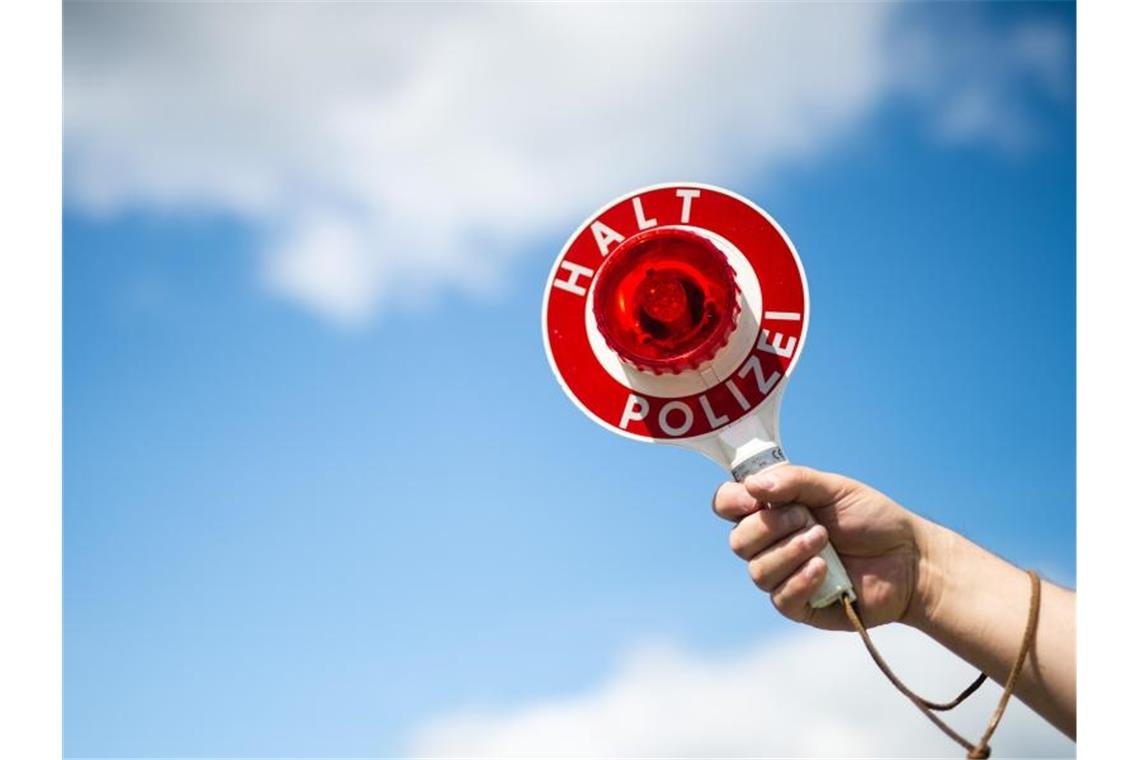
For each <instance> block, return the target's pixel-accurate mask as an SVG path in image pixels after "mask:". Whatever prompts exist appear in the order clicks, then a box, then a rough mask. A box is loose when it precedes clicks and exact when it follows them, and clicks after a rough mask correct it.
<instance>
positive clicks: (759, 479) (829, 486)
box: [744, 464, 852, 507]
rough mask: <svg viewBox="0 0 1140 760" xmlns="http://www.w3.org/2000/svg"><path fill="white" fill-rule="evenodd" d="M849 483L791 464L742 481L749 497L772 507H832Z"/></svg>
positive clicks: (826, 473)
mask: <svg viewBox="0 0 1140 760" xmlns="http://www.w3.org/2000/svg"><path fill="white" fill-rule="evenodd" d="M851 483H852V482H851V481H850V480H848V479H847V478H845V477H843V476H842V475H835V474H834V473H830V472H820V471H819V470H813V469H811V468H810V467H800V466H798V465H794V464H786V465H781V466H779V467H773V468H772V469H770V470H766V471H764V472H758V473H756V474H755V475H749V476H748V477H747V478H745V479H744V487H745V488H746V489H747V490H748V493H749V494H751V495H752V496H753V498H755V499H757V500H759V501H767V502H769V503H772V504H790V503H792V502H795V503H797V504H803V505H804V506H805V507H825V506H827V505H829V504H834V503H835V502H837V501H839V500H840V499H841V498H843V496H844V495H845V494H846V493H847V492H848V491H849V490H850V488H851Z"/></svg>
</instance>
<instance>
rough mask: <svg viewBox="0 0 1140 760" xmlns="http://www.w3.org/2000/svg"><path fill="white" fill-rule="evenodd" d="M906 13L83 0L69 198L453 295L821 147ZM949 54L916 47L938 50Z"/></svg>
mask: <svg viewBox="0 0 1140 760" xmlns="http://www.w3.org/2000/svg"><path fill="white" fill-rule="evenodd" d="M897 15H898V14H897V13H896V8H895V6H892V5H890V4H886V3H862V4H855V3H851V4H800V5H794V4H721V5H698V4H672V5H660V6H653V7H649V6H644V5H615V6H601V5H594V4H590V5H586V4H581V5H541V6H527V5H498V4H495V5H490V4H489V5H481V6H456V5H446V6H442V5H436V4H422V5H419V6H413V5H388V4H341V3H338V4H319V3H289V4H280V3H243V4H214V3H202V4H197V3H176V4H171V3H163V4H157V3H155V4H140V5H131V4H122V3H109V4H95V3H69V4H67V6H66V9H65V140H66V156H67V161H66V178H65V186H66V191H67V199H68V202H69V204H72V205H73V206H74V207H76V208H79V209H81V210H83V211H85V212H88V213H117V212H120V211H123V210H129V209H140V208H141V209H144V210H154V209H159V210H169V211H174V212H187V211H207V212H220V213H224V214H230V215H234V216H236V217H238V218H240V219H242V220H244V221H247V222H249V223H251V224H253V225H255V226H257V227H258V228H260V229H262V230H263V232H264V241H265V250H264V255H263V257H262V258H261V262H262V271H263V275H264V278H263V280H264V282H265V284H266V285H267V286H268V287H270V288H271V289H272V290H274V291H275V292H277V293H279V294H282V295H284V296H286V297H289V298H292V299H295V300H297V301H299V302H300V303H302V304H304V305H306V306H308V307H310V308H312V309H315V310H317V311H318V312H320V313H322V314H324V315H326V316H330V317H332V318H334V319H336V320H338V321H341V322H344V323H361V322H364V321H366V320H367V319H368V318H369V317H370V316H371V315H372V314H374V313H375V311H376V310H377V309H378V308H379V307H381V306H384V305H389V304H399V303H401V302H405V303H416V302H419V301H422V300H423V299H424V298H425V297H430V296H431V295H433V294H434V293H436V292H438V291H439V290H440V289H459V290H462V291H467V292H478V291H485V290H487V289H490V288H494V287H495V286H496V285H497V284H498V283H499V281H500V280H501V278H502V275H503V272H504V269H505V267H506V264H507V262H508V261H509V260H510V257H511V256H512V255H514V254H515V253H517V252H518V251H519V250H520V249H521V248H522V247H524V246H525V245H526V244H527V243H528V242H529V241H533V240H535V239H538V238H539V237H540V236H544V235H553V236H555V237H557V236H558V235H559V234H560V233H564V232H566V231H568V230H569V229H570V228H572V227H573V226H574V225H575V224H576V223H577V221H578V220H579V218H580V217H581V216H583V215H584V214H586V213H588V212H589V211H591V210H592V209H593V208H595V207H596V206H597V205H598V203H600V202H601V201H604V200H605V199H607V198H610V197H612V196H614V195H617V194H619V193H621V192H624V191H626V190H628V189H629V188H631V187H633V186H637V185H639V184H644V183H650V182H658V181H667V180H671V179H679V178H687V179H699V180H703V181H714V182H722V183H727V184H734V183H737V182H739V181H741V180H742V179H744V178H746V177H747V178H752V177H756V176H760V175H763V174H765V173H767V172H770V171H771V170H773V169H775V168H777V167H778V166H781V165H784V164H787V163H790V162H795V161H802V160H804V159H806V158H809V157H813V156H817V155H820V154H822V153H823V152H825V151H826V150H827V149H828V148H829V147H831V146H833V145H835V144H836V143H837V142H839V141H841V140H842V139H843V138H844V136H845V135H849V134H850V133H851V132H852V131H853V130H854V129H855V128H857V127H858V126H859V125H860V124H861V123H865V121H866V119H867V117H868V115H870V114H871V113H873V112H874V111H875V109H876V107H877V106H878V105H880V104H881V103H882V102H883V101H884V100H885V99H886V98H887V97H888V96H889V95H890V94H891V93H892V92H895V91H897V90H899V88H900V87H901V86H902V85H901V82H902V80H901V79H900V76H899V74H900V71H901V69H900V66H899V61H898V60H896V59H895V58H892V56H894V55H896V53H895V52H893V51H895V50H896V48H895V47H894V46H892V45H890V44H888V42H889V41H890V39H891V38H892V35H895V32H894V31H892V30H893V29H894V27H895V21H896V20H897V19H896V17H897ZM1019 39H1020V40H1021V41H1020V43H1019V45H1018V46H1017V50H1020V51H1022V54H1020V55H1017V54H1014V53H1011V54H1010V59H1011V60H1013V61H1015V62H1029V63H1024V65H1025V66H1030V67H1031V68H1033V70H1034V71H1036V70H1038V69H1039V68H1042V67H1048V66H1054V65H1055V63H1054V61H1055V58H1056V56H1055V55H1054V53H1055V51H1054V49H1053V43H1052V42H1051V40H1050V39H1049V38H1048V34H1045V35H1040V34H1039V35H1038V36H1037V37H1033V36H1032V35H1030V36H1028V37H1025V38H1019ZM1001 42H1002V43H1003V44H1004V42H1005V41H1004V40H1001ZM943 47H946V45H940V44H939V43H937V40H935V44H933V46H932V43H931V41H930V40H929V39H927V40H922V39H920V40H918V41H917V43H916V44H915V45H914V46H912V48H911V52H914V51H916V50H917V51H920V52H922V51H925V52H924V53H923V54H922V55H917V56H916V58H915V60H919V59H921V60H922V61H925V62H929V61H931V60H934V61H940V60H942V57H943V56H942V55H941V53H939V52H938V50H939V49H941V48H943ZM931 51H934V52H933V53H932V52H931ZM1034 61H1036V62H1038V63H1037V64H1036V65H1034V64H1033V63H1032V62H1034ZM908 65H909V64H908ZM1018 65H1021V64H1020V63H1019V64H1018ZM1010 66H1012V64H1010ZM911 68H913V69H914V70H915V71H917V70H923V71H927V70H929V71H935V72H937V77H935V76H934V75H931V76H932V77H934V78H933V79H931V81H935V80H937V82H943V81H952V82H956V81H958V80H957V79H954V78H953V77H951V78H950V79H949V80H946V79H945V76H944V74H943V73H942V72H943V71H944V69H943V68H938V67H934V66H929V65H928V66H926V67H925V68H923V67H920V66H914V67H911ZM1007 68H1008V67H1007ZM1014 68H1016V67H1014ZM951 70H953V67H951ZM983 74H984V75H983V76H972V77H970V78H969V79H968V80H966V81H965V82H963V83H962V87H950V88H949V89H946V88H945V87H943V85H941V84H940V85H938V88H942V89H938V88H936V90H937V91H938V92H943V91H945V93H946V96H945V99H950V98H952V97H957V98H958V100H960V101H961V102H960V104H959V105H957V106H955V107H954V108H953V111H954V113H956V114H957V115H956V116H947V120H946V126H945V129H946V130H947V131H948V132H949V133H950V134H953V135H960V136H962V137H963V139H973V138H975V137H977V136H978V135H979V134H983V135H984V133H986V131H987V130H990V131H993V130H994V129H999V128H1001V125H1003V124H1005V123H1006V122H1007V121H1008V118H1006V117H1003V116H1002V115H1001V113H1003V112H1002V110H1001V108H1000V106H1001V104H1002V103H1004V102H1005V101H1004V99H1003V98H1002V97H1000V95H1001V90H1002V88H1005V87H1006V86H1007V85H1008V84H1009V83H1008V82H1007V81H1006V80H1005V79H1000V80H993V81H995V82H996V83H997V84H996V85H995V86H994V87H991V86H990V85H989V84H987V83H988V82H990V81H991V79H992V76H991V74H992V72H989V71H986V72H983ZM1011 76H1014V75H1013V74H1011ZM912 84H913V82H912ZM968 87H973V88H975V89H976V92H973V91H971V90H969V89H968ZM995 87H997V89H996V90H995ZM917 89H918V90H921V86H919V87H918V88H917ZM941 99H942V97H941V96H939V98H935V99H932V100H931V102H932V103H935V101H940V100H941ZM931 107H937V105H934V106H931ZM995 109H996V111H995ZM995 113H996V114H997V116H995ZM995 125H997V126H996V127H995ZM999 131H1000V130H999Z"/></svg>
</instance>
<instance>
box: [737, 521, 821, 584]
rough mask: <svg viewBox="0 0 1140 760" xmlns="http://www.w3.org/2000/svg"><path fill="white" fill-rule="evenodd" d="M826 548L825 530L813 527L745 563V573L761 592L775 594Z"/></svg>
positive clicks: (782, 541) (795, 534) (785, 539)
mask: <svg viewBox="0 0 1140 760" xmlns="http://www.w3.org/2000/svg"><path fill="white" fill-rule="evenodd" d="M826 545H827V530H826V529H825V528H824V527H823V526H822V525H814V526H812V527H810V528H808V529H807V530H801V531H800V532H798V533H794V534H792V535H790V536H787V537H785V538H784V539H783V540H781V541H780V542H779V543H777V544H776V545H775V546H773V547H771V548H770V549H768V550H767V551H763V552H760V553H759V554H757V555H756V556H755V557H753V558H752V559H751V560H750V561H749V562H748V574H749V575H750V576H752V582H753V583H755V584H756V585H757V586H758V587H759V588H760V589H762V590H764V591H775V589H777V588H779V587H780V585H781V584H782V583H784V582H785V581H787V580H788V578H790V577H791V575H792V573H794V572H796V570H798V569H799V568H800V567H802V566H803V565H804V563H805V562H807V561H809V560H810V559H812V558H813V557H814V556H815V555H816V554H819V553H820V552H821V551H823V547H824V546H826Z"/></svg>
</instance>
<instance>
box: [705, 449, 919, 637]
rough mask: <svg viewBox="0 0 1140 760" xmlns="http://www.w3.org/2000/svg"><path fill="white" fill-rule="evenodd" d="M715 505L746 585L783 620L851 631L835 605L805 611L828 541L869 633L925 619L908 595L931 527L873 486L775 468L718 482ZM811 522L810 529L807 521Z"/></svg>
mask: <svg viewBox="0 0 1140 760" xmlns="http://www.w3.org/2000/svg"><path fill="white" fill-rule="evenodd" d="M767 505H771V508H767ZM713 507H714V509H715V510H716V513H717V514H718V515H720V516H721V517H723V518H724V519H726V520H729V521H732V522H734V523H736V527H734V528H733V529H732V533H731V534H730V536H729V545H730V546H731V547H732V551H733V552H734V553H735V554H736V555H737V556H739V557H740V558H741V559H743V560H744V561H746V562H747V563H748V572H749V575H750V576H751V577H752V581H753V582H754V583H755V584H756V585H757V586H758V587H759V588H760V589H761V590H763V591H766V592H768V593H769V594H770V595H771V599H772V604H773V605H775V607H776V609H777V610H779V611H780V613H781V614H783V615H784V616H786V617H788V618H790V619H792V620H795V621H797V622H802V623H807V624H809V625H812V626H815V627H817V628H826V629H830V630H850V624H849V623H848V620H847V617H846V615H845V614H844V612H843V610H842V609H841V608H840V606H839V605H836V604H833V605H830V606H828V607H825V608H823V609H813V608H812V607H811V606H810V605H809V604H808V601H809V599H810V598H811V595H812V592H814V591H815V589H816V588H817V587H818V586H819V585H820V584H821V583H822V582H823V579H824V576H825V575H826V572H827V566H826V564H825V563H824V561H823V559H821V558H820V557H818V556H816V555H818V554H819V552H820V551H821V550H822V549H823V547H824V546H825V545H826V543H827V541H828V539H829V538H830V540H831V544H832V546H834V547H835V550H836V551H837V552H838V553H839V556H840V559H842V560H843V565H844V567H846V568H847V574H848V576H850V578H851V583H852V584H853V585H854V587H855V594H856V596H857V597H858V600H859V608H860V612H861V614H862V616H863V621H864V624H865V625H867V627H871V626H875V625H881V624H883V623H891V622H896V621H900V622H906V623H910V624H914V623H915V622H916V618H917V617H918V616H920V615H921V614H923V612H922V609H923V605H922V604H921V602H920V599H919V598H918V597H919V596H920V594H918V593H916V590H917V589H918V588H919V586H920V585H921V584H920V579H919V575H920V572H921V565H922V562H921V560H922V554H923V551H922V548H921V547H922V545H923V543H924V542H923V539H924V536H925V532H926V531H927V529H928V528H927V526H928V525H929V524H928V523H926V521H924V520H922V518H920V517H918V516H917V515H915V514H913V513H911V512H908V511H907V510H906V509H904V508H903V507H901V506H899V505H898V504H897V503H895V502H894V501H892V500H891V499H890V498H888V497H887V496H885V495H884V494H882V493H880V492H878V491H876V490H875V489H873V488H871V487H869V486H866V485H864V484H862V483H860V482H858V481H856V480H852V479H850V478H846V477H843V476H841V475H835V474H832V473H825V472H819V471H816V470H812V469H810V468H807V467H798V466H795V465H782V466H780V467H775V468H772V469H770V470H766V471H764V472H761V473H757V474H756V475H752V476H749V477H748V478H746V479H745V481H744V483H743V484H741V483H725V484H723V485H722V486H721V487H720V488H719V489H718V490H717V492H716V496H715V497H714V499H713ZM809 515H810V517H809ZM812 517H814V521H815V522H816V523H818V524H817V525H814V526H812V525H811V518H812Z"/></svg>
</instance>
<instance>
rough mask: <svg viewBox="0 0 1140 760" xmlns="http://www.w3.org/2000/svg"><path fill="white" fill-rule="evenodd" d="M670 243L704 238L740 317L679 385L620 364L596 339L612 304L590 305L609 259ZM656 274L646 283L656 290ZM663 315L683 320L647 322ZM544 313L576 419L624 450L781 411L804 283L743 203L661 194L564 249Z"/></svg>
mask: <svg viewBox="0 0 1140 760" xmlns="http://www.w3.org/2000/svg"><path fill="white" fill-rule="evenodd" d="M651 230H657V231H658V232H654V233H650V232H649V231H651ZM669 234H673V235H675V236H677V237H686V238H693V236H694V235H695V236H699V237H700V238H701V240H702V241H707V243H708V245H710V246H713V247H715V249H716V250H719V251H720V252H721V253H722V254H723V256H724V259H726V260H727V262H728V264H729V265H730V266H731V269H732V272H733V273H734V275H735V281H736V284H737V286H738V287H737V289H736V297H737V298H738V303H739V306H740V312H741V313H740V316H739V319H738V320H737V321H736V322H734V323H733V334H732V336H731V338H730V341H729V343H728V344H727V345H725V346H724V347H723V348H722V349H720V350H719V353H718V354H717V355H716V356H715V358H713V359H711V360H709V361H707V362H706V363H705V364H704V365H702V366H699V367H696V368H692V369H686V370H685V371H681V372H678V373H677V374H662V373H661V372H659V371H654V372H650V371H647V368H646V367H645V366H639V365H637V364H636V363H630V362H629V361H628V360H624V361H623V359H622V357H621V356H619V355H618V354H617V353H615V351H614V350H613V348H612V347H611V345H609V344H607V341H606V339H604V338H603V337H602V335H601V333H600V331H599V329H598V322H597V317H596V314H599V313H601V314H603V318H604V315H605V314H606V313H607V311H606V310H607V309H610V308H611V304H608V303H607V304H600V303H595V298H596V296H597V294H598V293H597V291H598V289H597V288H595V280H596V277H595V275H596V274H597V273H598V270H599V269H600V268H601V267H602V264H603V262H605V261H606V257H607V256H609V255H610V254H611V253H613V252H614V251H618V255H622V254H623V252H624V251H625V249H626V248H628V247H629V246H630V244H636V243H637V242H638V239H639V238H645V237H649V236H658V237H659V236H662V235H664V236H668V235H669ZM623 243H624V244H625V247H622V246H623ZM611 269H612V267H611ZM659 272H660V267H658V272H657V273H651V274H652V276H655V277H658V279H661V277H662V275H660V274H659ZM663 282H664V286H668V287H669V288H672V290H670V291H669V293H670V294H673V293H676V294H680V295H678V297H680V296H681V295H684V289H683V288H682V287H681V286H679V285H676V284H675V283H674V282H673V281H672V280H667V281H665V280H663ZM684 284H685V283H682V285H684ZM664 286H663V287H664ZM686 287H690V286H688V285H686ZM691 289H692V288H691V287H690V290H691ZM608 293H609V289H606V290H605V291H604V295H605V297H609V298H613V297H615V296H610V295H608ZM698 295H699V294H698ZM661 304H664V305H665V306H664V307H663V306H661ZM622 305H623V306H624V305H625V304H622ZM665 307H669V308H670V309H671V311H669V315H670V316H672V315H673V314H674V313H680V312H679V311H678V309H679V307H675V306H674V305H673V301H672V300H660V299H659V300H658V301H656V302H653V303H651V304H650V307H649V311H650V312H652V314H653V315H655V316H658V317H660V316H661V314H662V311H661V310H662V308H665ZM734 307H735V304H734ZM707 308H711V306H709V307H707ZM542 311H543V313H542V331H543V340H544V342H545V344H546V354H547V357H548V358H549V360H550V365H551V367H552V368H553V369H554V373H555V375H556V376H557V377H558V380H559V382H560V383H561V384H562V387H563V388H564V389H565V390H566V393H567V394H568V395H569V396H570V398H571V399H572V400H573V401H574V402H575V403H576V404H577V405H578V406H579V407H580V408H581V409H582V411H584V412H585V413H586V414H587V415H589V416H590V417H591V418H593V419H594V420H595V421H596V422H598V423H599V424H601V425H603V426H605V427H607V428H609V429H611V430H613V431H614V432H616V433H620V434H621V435H625V436H628V437H630V438H637V439H640V440H650V441H660V440H667V441H682V440H692V439H696V438H701V437H706V436H710V435H714V434H715V433H716V432H717V431H719V430H722V429H723V428H725V427H727V426H729V425H731V424H732V423H734V422H736V421H737V420H739V419H741V418H742V417H744V416H746V415H748V414H749V413H751V412H754V411H756V410H757V409H758V408H759V407H760V406H761V405H762V404H764V403H765V402H769V403H772V402H775V401H776V400H777V399H778V397H779V391H780V390H781V389H782V385H783V383H784V381H785V379H786V378H787V376H788V375H789V374H790V373H791V372H792V369H793V368H794V366H795V364H796V361H797V360H798V358H799V354H800V351H801V349H802V347H803V341H804V336H805V334H806V332H807V326H808V292H807V281H806V279H805V278H804V272H803V266H802V265H801V264H800V259H799V256H798V255H797V254H796V250H795V248H794V247H793V246H792V242H791V241H790V240H789V239H788V237H787V235H785V234H784V231H783V230H781V229H780V227H779V225H777V224H776V222H775V221H774V220H773V219H772V218H771V217H769V216H768V215H767V214H766V213H765V212H764V211H763V210H762V209H760V208H759V207H758V206H756V205H755V204H753V203H752V202H750V201H749V200H747V199H745V198H743V197H741V196H739V195H736V194H735V193H732V192H729V191H727V190H724V189H722V188H718V187H712V186H709V185H701V184H691V183H683V184H681V183H679V184H669V185H656V186H653V187H647V188H643V189H641V190H638V191H635V192H633V193H630V194H629V195H626V196H624V197H622V198H618V199H617V200H615V201H613V202H612V203H610V204H608V205H607V206H605V207H604V208H602V209H601V210H600V211H598V212H597V213H596V214H594V215H593V216H592V217H590V218H589V219H587V220H586V221H585V223H583V224H582V226H581V227H580V228H579V229H578V231H577V232H575V233H574V235H572V236H571V237H570V239H569V241H567V243H566V245H565V247H564V248H563V249H562V252H561V253H560V254H559V256H558V259H557V260H556V261H555V262H554V268H553V269H552V271H551V273H550V278H549V280H548V281H547V284H546V296H545V300H544V303H543V310H542ZM693 316H694V317H695V318H699V317H701V314H699V313H694V314H693ZM734 316H735V314H734ZM643 319H644V320H645V321H646V322H648V328H647V329H648V330H649V332H647V333H646V334H647V335H649V337H647V338H645V339H646V340H649V339H651V338H652V335H651V334H650V333H651V332H652V330H653V329H654V328H661V329H664V328H662V326H661V325H660V324H657V323H656V322H655V321H654V320H653V318H652V316H650V315H648V314H644V315H643ZM686 320H687V321H686V324H688V322H691V321H692V320H689V319H688V318H687V317H686ZM675 371H676V370H671V372H675ZM769 400H771V401H769Z"/></svg>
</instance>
